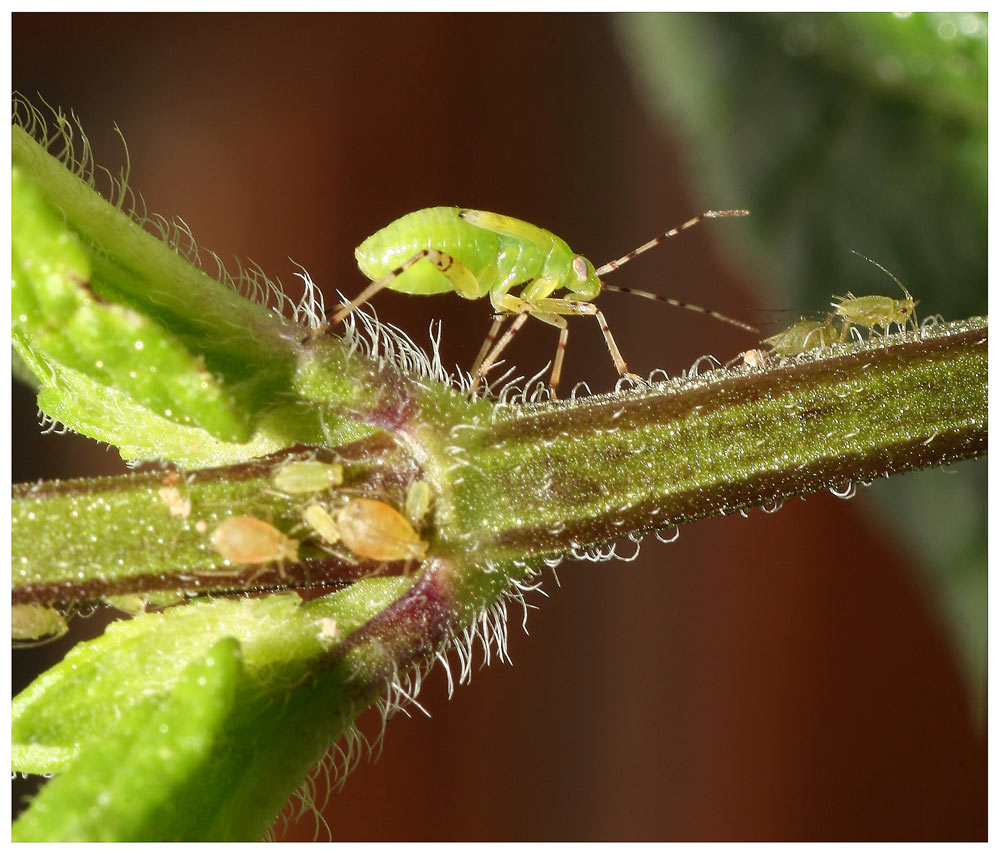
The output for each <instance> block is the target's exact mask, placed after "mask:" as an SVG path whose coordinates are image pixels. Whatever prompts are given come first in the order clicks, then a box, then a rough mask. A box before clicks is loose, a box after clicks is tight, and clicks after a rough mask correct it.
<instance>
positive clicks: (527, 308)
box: [469, 302, 532, 394]
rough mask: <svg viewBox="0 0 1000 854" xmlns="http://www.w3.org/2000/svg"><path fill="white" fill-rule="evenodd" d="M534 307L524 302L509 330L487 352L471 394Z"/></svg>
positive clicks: (473, 383)
mask: <svg viewBox="0 0 1000 854" xmlns="http://www.w3.org/2000/svg"><path fill="white" fill-rule="evenodd" d="M531 311H532V307H531V303H527V302H526V303H524V307H523V308H522V309H521V310H520V312H518V315H517V317H515V318H514V322H513V323H512V324H511V325H510V326H509V327H507V331H506V332H504V334H503V335H502V336H501V337H500V340H499V341H497V343H496V346H495V347H494V348H493V349H492V350H490V352H489V353H487V354H486V357H485V358H484V359H483V361H482V364H480V365H479V368H478V369H477V370H476V375H475V376H474V377H473V378H472V386H471V387H470V388H469V393H470V394H475V393H476V389H478V388H479V384H480V383H481V382H482V381H483V378H484V377H485V376H486V373H487V371H489V369H490V368H492V367H493V363H494V362H496V360H497V359H498V358H499V357H500V354H501V353H502V352H503V351H504V350H505V349H506V347H507V345H508V344H510V340H511V339H512V338H513V337H514V335H515V334H516V333H517V330H519V329H520V328H521V327H522V326H524V321H526V320H527V319H528V316H529V315H530V314H531Z"/></svg>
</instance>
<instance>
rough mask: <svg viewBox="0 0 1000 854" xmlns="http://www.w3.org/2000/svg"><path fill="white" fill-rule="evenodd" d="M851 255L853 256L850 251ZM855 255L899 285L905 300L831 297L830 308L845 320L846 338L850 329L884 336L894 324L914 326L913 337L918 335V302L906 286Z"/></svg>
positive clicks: (850, 295) (876, 262)
mask: <svg viewBox="0 0 1000 854" xmlns="http://www.w3.org/2000/svg"><path fill="white" fill-rule="evenodd" d="M851 251H852V252H854V250H853V249H852V250H851ZM854 254H855V255H857V256H858V257H859V258H864V259H865V260H866V261H867V262H868V263H869V264H872V265H874V266H876V267H878V268H879V269H880V270H881V271H882V272H883V273H885V274H886V275H887V276H888V277H889V278H890V279H892V280H893V281H894V282H895V283H896V284H897V285H899V287H900V288H901V289H902V291H903V293H904V294H906V298H905V299H893V298H892V297H883V296H864V297H856V296H854V294H852V293H850V292H848V294H847V296H843V297H834V302H832V303H830V304H831V305H832V306H833V311H834V313H835V314H837V315H838V316H839V317H842V318H844V334H845V336H846V334H847V330H848V328H849V327H850V326H860V327H862V328H864V329H872V330H874V329H877V328H879V327H881V328H882V329H883V330H884V331H885V332H888V331H889V327H890V326H892V324H894V323H895V324H896V325H898V326H900V327H902V326H903V325H905V324H906V323H908V322H909V323H912V324H913V331H914V333H915V334H917V335H919V334H920V328H919V326H918V325H917V318H916V315H915V314H914V309H915V308H916V306H917V300H915V299H914V298H913V296H912V294H910V292H909V291H908V290H907V289H906V285H904V284H903V283H902V282H901V281H899V279H897V278H896V276H895V275H893V274H892V273H890V272H889V271H888V270H887V269H886V268H885V267H883V266H882V265H881V264H879V263H878V261H873V260H872V259H871V258H868V257H866V256H864V255H862V254H861V253H860V252H854Z"/></svg>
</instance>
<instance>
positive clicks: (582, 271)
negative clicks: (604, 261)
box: [573, 255, 588, 282]
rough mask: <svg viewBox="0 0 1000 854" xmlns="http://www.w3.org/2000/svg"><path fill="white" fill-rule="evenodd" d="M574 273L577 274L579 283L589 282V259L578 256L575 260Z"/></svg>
mask: <svg viewBox="0 0 1000 854" xmlns="http://www.w3.org/2000/svg"><path fill="white" fill-rule="evenodd" d="M573 272H574V273H576V278H577V279H578V280H579V281H581V282H585V281H587V278H588V273H587V259H586V258H584V257H583V256H582V255H577V256H576V257H575V258H574V259H573Z"/></svg>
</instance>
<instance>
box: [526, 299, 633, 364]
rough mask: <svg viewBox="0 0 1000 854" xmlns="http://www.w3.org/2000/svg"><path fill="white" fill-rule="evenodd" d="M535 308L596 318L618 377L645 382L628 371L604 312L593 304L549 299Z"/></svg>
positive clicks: (581, 301)
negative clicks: (588, 315)
mask: <svg viewBox="0 0 1000 854" xmlns="http://www.w3.org/2000/svg"><path fill="white" fill-rule="evenodd" d="M535 308H536V309H537V310H538V311H539V312H542V313H545V314H590V315H593V316H594V317H596V318H597V322H598V323H599V324H600V326H601V332H602V333H603V334H604V341H605V343H607V345H608V351H609V352H610V353H611V360H612V361H613V362H614V363H615V370H617V371H618V375H619V376H621V377H626V378H627V379H630V380H632V382H634V383H642V382H643V379H642V377H640V376H639V375H638V374H633V373H632V372H631V371H630V370H629V369H628V365H626V364H625V360H624V359H623V358H622V354H621V351H620V350H619V349H618V345H617V344H615V339H614V336H613V335H612V334H611V329H610V328H609V327H608V321H607V320H606V319H605V317H604V312H603V311H601V310H600V309H599V308H598V307H597V306H596V305H594V304H593V303H592V302H586V301H585V300H573V299H557V298H548V299H541V300H538V302H537V303H535Z"/></svg>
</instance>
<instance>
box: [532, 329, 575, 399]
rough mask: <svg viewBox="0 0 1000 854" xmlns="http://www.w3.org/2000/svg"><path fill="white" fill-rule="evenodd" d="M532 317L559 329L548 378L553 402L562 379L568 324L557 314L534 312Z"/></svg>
mask: <svg viewBox="0 0 1000 854" xmlns="http://www.w3.org/2000/svg"><path fill="white" fill-rule="evenodd" d="M534 316H535V317H537V318H538V319H539V320H541V321H542V322H544V323H548V324H550V325H552V326H557V327H558V328H559V343H558V344H556V355H555V358H554V359H553V360H552V374H551V376H550V377H549V389H550V390H551V392H552V400H555V399H556V398H557V397H558V395H557V394H556V389H557V388H558V387H559V379H560V377H562V364H563V358H564V357H565V356H566V342H567V341H568V340H569V324H568V323H567V322H566V318H565V317H561V316H560V315H558V314H547V313H545V312H535V314H534Z"/></svg>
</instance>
